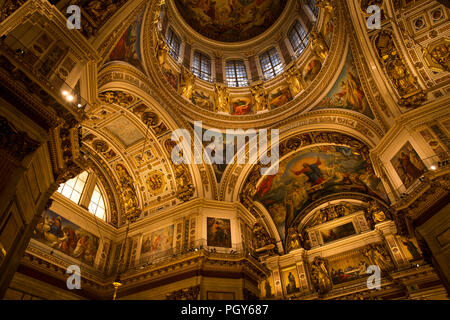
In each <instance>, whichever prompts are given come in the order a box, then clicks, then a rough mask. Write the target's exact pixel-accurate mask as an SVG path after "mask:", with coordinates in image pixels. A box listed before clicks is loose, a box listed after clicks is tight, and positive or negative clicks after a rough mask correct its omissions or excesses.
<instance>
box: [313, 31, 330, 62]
mask: <svg viewBox="0 0 450 320" xmlns="http://www.w3.org/2000/svg"><path fill="white" fill-rule="evenodd" d="M310 41H311V48H312V51H313V52H314V53H315V55H316V56H317V57H319V59H320V60H321V61H322V62H324V61H325V59H326V58H327V56H328V46H327V44H326V43H325V40H323V37H322V35H321V34H320V33H317V32H315V31H313V32H311V34H310Z"/></svg>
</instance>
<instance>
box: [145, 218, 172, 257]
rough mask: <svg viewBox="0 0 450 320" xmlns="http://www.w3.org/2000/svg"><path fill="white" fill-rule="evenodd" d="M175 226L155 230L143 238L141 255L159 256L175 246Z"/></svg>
mask: <svg viewBox="0 0 450 320" xmlns="http://www.w3.org/2000/svg"><path fill="white" fill-rule="evenodd" d="M173 233H174V226H173V225H171V226H169V227H166V228H162V229H159V230H156V231H153V232H151V233H149V234H147V235H144V236H143V238H142V246H141V256H148V255H152V256H158V255H159V254H164V253H165V252H167V251H168V250H171V249H172V248H173Z"/></svg>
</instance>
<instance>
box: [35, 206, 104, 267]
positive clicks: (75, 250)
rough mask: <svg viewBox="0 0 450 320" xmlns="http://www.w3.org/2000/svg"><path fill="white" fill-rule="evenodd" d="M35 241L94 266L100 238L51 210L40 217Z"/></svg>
mask: <svg viewBox="0 0 450 320" xmlns="http://www.w3.org/2000/svg"><path fill="white" fill-rule="evenodd" d="M33 239H36V240H37V241H39V242H41V243H44V244H46V245H48V246H50V247H52V248H54V249H57V250H59V251H61V252H63V253H65V254H67V255H68V256H71V257H73V258H75V259H78V260H80V261H82V262H84V263H86V264H88V265H91V266H92V265H94V259H95V256H96V254H97V250H98V245H99V238H98V237H97V236H95V235H93V234H92V233H90V232H88V231H86V230H84V229H81V228H80V227H79V226H77V225H76V224H73V223H72V222H70V221H69V220H66V219H64V218H63V217H61V216H60V215H58V214H57V213H55V212H53V211H51V210H47V211H45V212H44V213H43V214H42V216H41V217H40V219H39V222H38V224H37V225H36V228H35V229H34V231H33Z"/></svg>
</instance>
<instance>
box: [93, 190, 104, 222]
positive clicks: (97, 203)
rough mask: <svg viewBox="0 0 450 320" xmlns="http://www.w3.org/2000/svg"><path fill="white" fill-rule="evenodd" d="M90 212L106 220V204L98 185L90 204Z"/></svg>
mask: <svg viewBox="0 0 450 320" xmlns="http://www.w3.org/2000/svg"><path fill="white" fill-rule="evenodd" d="M89 212H91V213H93V214H95V215H96V216H97V217H99V218H100V219H103V220H105V202H104V201H103V196H102V194H101V192H100V189H99V187H98V185H95V188H94V192H93V193H92V197H91V201H90V202H89Z"/></svg>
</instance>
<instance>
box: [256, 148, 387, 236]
mask: <svg viewBox="0 0 450 320" xmlns="http://www.w3.org/2000/svg"><path fill="white" fill-rule="evenodd" d="M339 192H358V193H363V194H368V195H372V196H375V197H378V198H381V199H384V200H387V196H386V192H385V190H384V187H383V185H382V183H381V180H380V179H379V178H377V177H376V176H375V174H374V172H373V169H372V167H371V165H370V163H369V162H368V161H366V160H364V159H363V157H362V156H361V154H360V153H359V152H358V151H356V150H352V149H351V148H349V147H344V146H336V145H323V146H317V147H311V148H307V149H303V150H301V151H299V152H297V153H294V154H292V155H290V156H288V157H287V158H285V159H284V160H282V161H281V162H280V167H279V170H278V173H277V174H275V175H270V176H267V177H266V178H264V179H263V180H262V182H261V183H260V184H259V186H258V188H257V192H256V195H255V200H257V201H259V202H261V203H262V204H263V205H264V206H265V207H266V208H267V209H268V211H269V213H270V215H271V216H272V218H273V220H274V222H275V225H276V226H277V229H278V232H279V234H280V237H281V238H282V239H283V238H284V235H285V230H286V229H287V227H288V226H289V225H290V223H291V222H292V221H293V220H294V219H295V217H296V216H297V215H298V214H299V213H300V212H301V211H302V210H303V209H304V208H306V207H307V206H308V205H309V204H311V203H313V202H314V201H316V200H319V199H320V198H322V197H324V196H328V195H332V194H336V193H339Z"/></svg>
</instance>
